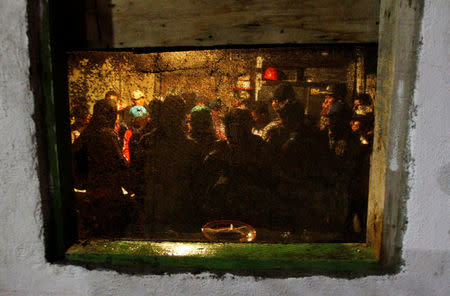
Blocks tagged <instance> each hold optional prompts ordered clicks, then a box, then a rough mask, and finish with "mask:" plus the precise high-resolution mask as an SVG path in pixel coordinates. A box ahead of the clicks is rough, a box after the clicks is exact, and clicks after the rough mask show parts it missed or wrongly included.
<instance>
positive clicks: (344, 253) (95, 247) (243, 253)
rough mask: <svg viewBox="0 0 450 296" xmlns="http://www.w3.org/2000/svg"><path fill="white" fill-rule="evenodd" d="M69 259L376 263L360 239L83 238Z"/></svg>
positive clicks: (337, 267) (259, 266)
mask: <svg viewBox="0 0 450 296" xmlns="http://www.w3.org/2000/svg"><path fill="white" fill-rule="evenodd" d="M66 258H67V259H68V260H69V261H81V262H90V263H103V264H105V263H106V264H113V265H127V266H146V267H150V268H158V269H174V268H184V269H189V268H192V269H196V270H198V269H203V270H323V271H367V270H375V269H376V268H377V260H376V258H375V256H374V254H373V253H372V252H371V250H370V249H369V248H367V247H366V246H365V245H364V244H253V243H249V244H246V243H182V242H149V241H109V240H95V241H85V242H83V243H81V244H76V245H73V246H72V247H71V248H70V249H69V250H68V251H67V252H66Z"/></svg>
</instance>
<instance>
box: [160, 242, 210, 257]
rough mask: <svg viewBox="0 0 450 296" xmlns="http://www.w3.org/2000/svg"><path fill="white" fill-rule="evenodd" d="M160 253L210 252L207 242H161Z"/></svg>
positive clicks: (178, 254)
mask: <svg viewBox="0 0 450 296" xmlns="http://www.w3.org/2000/svg"><path fill="white" fill-rule="evenodd" d="M159 247H160V248H161V255H165V256H189V255H204V254H206V253H211V252H212V250H210V247H209V246H208V245H207V244H193V243H191V244H190V243H169V242H167V243H161V244H160V246H159Z"/></svg>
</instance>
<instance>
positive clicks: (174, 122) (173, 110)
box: [161, 96, 186, 129]
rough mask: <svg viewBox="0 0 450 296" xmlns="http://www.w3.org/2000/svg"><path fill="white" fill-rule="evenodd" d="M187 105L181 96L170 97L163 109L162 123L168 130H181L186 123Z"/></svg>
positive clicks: (167, 98) (165, 101)
mask: <svg viewBox="0 0 450 296" xmlns="http://www.w3.org/2000/svg"><path fill="white" fill-rule="evenodd" d="M185 110H186V104H185V103H184V101H183V99H182V98H181V96H168V97H166V98H165V99H164V102H163V103H162V108H161V111H162V112H161V123H162V124H163V126H164V127H166V128H169V129H170V128H174V129H179V128H181V127H182V125H183V123H184V122H185V115H186V114H185Z"/></svg>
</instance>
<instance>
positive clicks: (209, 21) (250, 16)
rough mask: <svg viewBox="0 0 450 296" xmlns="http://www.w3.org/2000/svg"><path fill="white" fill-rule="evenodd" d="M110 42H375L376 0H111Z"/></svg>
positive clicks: (142, 44) (156, 44) (132, 44)
mask: <svg viewBox="0 0 450 296" xmlns="http://www.w3.org/2000/svg"><path fill="white" fill-rule="evenodd" d="M111 7H112V20H113V46H114V47H118V48H128V47H159V46H211V45H227V44H282V43H303V44H304V43H353V42H354V43H361V42H377V36H378V15H379V1H378V0H306V1H292V0H278V1H267V0H247V1H240V0H235V1H222V0H209V1H206V0H170V1H167V0H112V1H111Z"/></svg>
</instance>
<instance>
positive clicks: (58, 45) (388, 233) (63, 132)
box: [44, 1, 420, 266]
mask: <svg viewBox="0 0 450 296" xmlns="http://www.w3.org/2000/svg"><path fill="white" fill-rule="evenodd" d="M100 2H102V3H103V1H100ZM114 5H116V6H114V7H115V8H113V9H112V12H113V13H112V15H113V16H116V17H118V18H116V19H115V20H114V24H115V25H118V26H117V27H118V28H122V29H123V28H126V27H124V26H121V25H120V24H121V22H122V21H123V20H121V19H120V16H123V15H124V14H120V11H121V9H122V10H123V9H125V6H124V4H123V3H122V2H121V1H117V2H116V3H114ZM154 5H156V4H154ZM281 5H282V4H281ZM352 5H353V6H354V7H355V9H360V12H361V13H363V14H364V13H365V14H367V15H365V17H366V19H365V21H367V22H372V19H371V17H370V15H371V13H373V12H374V11H375V12H376V11H378V4H377V1H374V2H373V4H371V5H372V6H371V5H366V4H362V3H361V4H356V5H354V4H352ZM396 5H397V4H389V3H385V2H382V5H381V26H382V27H383V28H387V30H386V31H383V30H382V31H381V33H380V35H379V38H380V39H379V51H378V53H379V63H378V71H377V76H378V77H377V79H378V84H377V85H378V87H377V105H376V107H375V109H376V117H375V137H374V153H373V155H372V160H371V161H372V162H371V173H370V180H371V181H370V186H369V211H368V224H367V225H368V227H367V237H366V242H367V244H368V245H369V246H370V247H372V248H373V250H374V252H375V254H376V255H377V257H378V258H380V254H381V255H382V256H381V258H382V260H383V262H384V263H385V264H386V265H387V266H395V262H396V260H395V259H396V258H397V257H398V256H397V257H396V254H397V253H396V252H398V248H397V247H396V243H397V242H398V233H400V234H401V230H397V229H398V228H399V227H397V228H396V229H395V230H392V228H393V227H396V226H398V225H400V224H401V222H398V220H397V219H400V220H401V216H398V215H397V214H390V213H391V212H394V213H397V212H398V211H397V209H398V208H402V203H401V201H398V200H396V198H395V196H404V194H405V190H406V177H407V176H406V175H405V173H404V171H405V168H404V167H403V166H404V163H403V161H402V156H403V153H405V152H403V149H399V148H402V147H405V146H406V139H407V134H406V130H407V118H408V106H409V99H408V98H409V97H408V95H410V94H411V91H412V85H413V82H414V74H411V73H414V71H413V70H414V54H413V49H414V48H415V46H416V43H412V42H407V41H409V40H412V41H413V42H417V37H416V34H417V32H416V31H415V30H416V29H415V27H414V26H411V25H410V23H408V24H405V23H403V22H401V21H399V20H401V19H403V18H405V17H410V18H411V19H412V20H413V22H411V23H413V24H415V23H417V20H418V18H419V16H420V9H416V10H414V7H413V8H411V5H412V6H414V5H415V3H412V4H411V5H410V6H409V7H406V8H405V7H402V8H400V7H398V6H396ZM169 6H170V5H169ZM169 6H168V7H165V6H164V5H163V6H162V7H165V8H167V9H169V10H170V9H174V8H173V7H171V6H170V7H169ZM344 6H345V7H344V8H345V9H347V10H350V9H352V8H351V7H352V6H351V5H347V4H345V5H344ZM54 7H56V6H54ZM99 7H103V6H99ZM137 7H140V8H142V7H141V6H137ZM363 7H365V8H364V9H363ZM288 8H289V6H287V7H284V8H283V7H279V9H287V11H289V9H288ZM291 8H292V7H291ZM130 9H131V8H130ZM138 9H139V8H138ZM233 9H236V10H237V11H239V13H242V11H244V12H245V11H246V12H247V13H250V14H249V15H251V13H252V12H251V11H249V10H245V9H244V8H241V9H239V8H238V7H233V8H232V10H233ZM247 9H249V8H247ZM265 9H267V10H269V11H270V10H271V9H273V8H265ZM295 9H299V7H295ZM295 9H294V11H293V12H292V15H293V16H295V15H296V13H298V10H295ZM250 10H251V9H250ZM56 11H59V10H57V8H55V10H54V12H56ZM87 11H88V12H92V11H89V10H87ZM193 11H195V9H194V10H193ZM264 11H265V10H264ZM274 11H277V10H276V9H275V10H274ZM330 11H332V10H330ZM339 11H340V10H337V11H335V12H327V13H331V15H333V16H334V17H336V18H335V19H334V21H336V19H337V20H339V17H340V13H339ZM103 12H105V11H103ZM109 12H111V11H109ZM254 12H255V11H253V13H254ZM391 13H392V14H393V15H394V16H395V17H393V18H391V16H390V15H391ZM405 13H406V15H407V16H405ZM400 14H401V15H402V18H400V17H399V15H400ZM100 15H102V14H100ZM212 15H214V13H212ZM255 15H256V13H255ZM274 15H276V13H274ZM373 15H375V16H377V14H376V13H375V14H373ZM103 16H104V17H105V16H106V17H108V16H111V13H110V14H108V13H106V14H104V15H103ZM89 17H92V14H89V13H88V14H87V19H89ZM104 17H103V18H100V19H101V20H105V18H104ZM53 20H54V23H53V27H52V28H53V32H52V33H53V37H54V39H53V40H54V43H53V72H54V75H56V76H54V79H53V80H54V81H55V88H54V91H55V94H56V95H57V96H59V97H61V98H63V97H65V95H64V94H65V93H67V85H68V83H67V81H64V80H65V79H64V78H62V77H66V76H65V75H58V74H64V73H65V71H66V69H67V68H66V67H67V66H66V61H67V60H66V57H65V56H64V53H65V52H66V51H67V49H68V48H70V49H76V48H83V49H89V48H95V47H97V48H98V47H100V48H106V47H108V46H113V47H121V46H125V47H127V46H128V47H134V46H139V47H142V46H146V45H147V46H148V45H153V44H150V43H147V44H145V42H146V41H145V40H152V41H154V40H155V39H146V38H136V37H133V34H135V33H136V32H138V31H136V30H134V29H132V28H131V29H130V27H128V29H124V30H121V29H117V27H116V29H114V30H113V31H114V34H117V35H116V36H112V35H113V34H112V32H109V34H106V35H102V34H98V35H97V36H94V37H95V38H97V39H95V38H94V37H92V35H89V36H83V34H81V36H82V38H80V40H78V41H79V42H77V40H76V38H72V39H71V38H67V36H68V35H67V34H68V33H67V32H65V33H64V32H62V31H59V30H60V28H59V27H57V26H56V25H55V24H61V22H59V23H58V17H55V19H53ZM284 20H285V21H286V22H287V24H289V23H290V24H296V25H299V26H300V25H301V23H300V24H298V23H297V22H296V21H294V20H292V19H290V18H289V17H286V18H285V19H284ZM160 21H161V20H160V19H158V18H152V22H160ZM208 22H209V23H214V22H212V20H208V21H206V23H207V24H208ZM355 22H358V21H357V20H355ZM373 22H374V23H376V19H373ZM100 23H101V22H100ZM180 23H183V22H182V21H180ZM152 24H153V23H152ZM153 25H155V24H153ZM158 25H159V26H160V27H158V28H166V27H168V30H169V29H170V26H172V25H173V23H166V22H161V24H158ZM272 25H273V24H272ZM279 25H280V26H281V27H283V25H286V23H281V22H280V24H279ZM87 26H88V27H89V26H90V25H89V22H88V25H87ZM302 26H303V27H304V24H303V25H301V26H300V27H302ZM372 26H373V27H376V26H375V25H373V24H372ZM74 27H75V25H74ZM101 27H102V25H99V26H98V27H97V29H99V28H100V30H99V31H98V32H108V30H107V29H104V30H103V31H102V30H101ZM259 27H262V28H261V30H262V31H263V32H265V31H267V30H269V31H270V28H271V27H270V26H269V27H266V26H265V25H264V23H262V24H261V23H259V22H258V21H255V22H248V23H247V25H245V26H243V27H238V28H240V29H238V32H240V33H239V34H242V35H240V37H236V38H234V39H233V38H231V39H232V40H237V41H235V42H236V43H238V42H239V40H246V41H247V42H246V43H250V44H252V43H253V44H258V43H259V42H255V40H254V39H253V38H254V37H255V36H258V32H259ZM373 27H370V26H368V27H367V30H368V31H367V32H366V34H359V35H358V33H354V34H352V33H349V32H348V31H350V32H351V31H352V29H351V28H352V27H351V26H349V27H347V28H346V29H343V31H342V32H339V33H335V32H330V33H329V34H324V35H322V36H324V37H321V36H320V35H319V36H317V35H314V34H313V36H310V35H307V34H306V35H305V36H306V37H301V36H300V37H299V36H297V37H295V36H296V35H295V33H293V32H290V33H289V29H286V30H284V29H281V30H279V31H277V36H288V37H287V38H293V40H295V41H296V42H295V43H305V42H308V41H309V42H312V43H317V42H320V43H323V42H324V41H325V42H342V41H344V42H349V41H352V42H367V41H368V40H367V39H364V38H368V39H369V40H371V41H375V40H376V37H373V35H370V34H373V32H376V31H377V30H376V29H375V30H372V28H373ZM90 28H91V29H92V27H90ZM155 28H156V26H150V27H146V29H145V30H147V31H145V30H144V31H142V32H140V33H138V35H139V34H140V35H139V36H141V37H143V36H144V35H145V34H148V35H145V36H147V37H148V36H150V37H151V38H153V37H154V36H158V34H157V32H155V30H156V31H158V30H164V29H155ZM202 28H204V27H202ZM287 28H289V27H288V26H287ZM393 28H400V29H401V30H403V31H404V32H405V36H404V38H405V39H401V40H394V39H393V37H392V33H391V32H394V29H393ZM72 29H73V28H72ZM109 29H110V28H109ZM312 31H313V32H317V30H312ZM44 32H45V31H44ZM71 32H72V33H73V32H74V30H72V31H71ZM86 32H90V33H92V31H90V30H87V31H86ZM123 32H128V33H129V34H128V33H127V34H125V35H124V33H123ZM130 32H133V34H131V33H130ZM201 32H203V33H204V31H201ZM217 32H218V36H217V38H219V40H216V39H215V38H216V36H215V35H214V34H212V33H210V34H209V35H207V36H206V37H203V38H202V37H198V38H194V39H193V40H195V41H189V40H185V39H182V40H178V41H177V40H175V39H171V38H172V37H171V36H172V35H171V34H170V31H169V34H167V35H166V36H167V37H168V38H167V39H166V38H161V39H160V41H159V42H158V41H157V42H155V43H156V46H173V45H178V46H186V45H191V46H192V45H196V46H198V45H199V43H202V42H204V44H205V45H218V44H220V42H224V41H223V40H226V38H225V37H224V35H221V34H224V33H225V32H226V31H225V32H224V31H220V29H219V30H218V31H217ZM203 33H201V34H200V35H202V34H203ZM249 34H250V35H249ZM283 34H286V35H283ZM336 35H339V38H338V37H337V36H336ZM69 36H70V34H69ZM76 36H80V35H76ZM174 36H175V35H174ZM177 36H178V35H177ZM183 36H189V34H187V33H186V34H183ZM227 36H229V35H227ZM245 36H252V37H248V39H246V38H247V37H245ZM260 36H261V35H260ZM370 36H372V37H370ZM374 36H376V33H375V35H374ZM65 37H66V38H65ZM112 37H114V38H112ZM111 38H112V40H111ZM224 38H225V39H224ZM227 38H228V37H227ZM240 38H244V39H240ZM264 38H267V39H264ZM264 38H262V40H266V41H270V43H283V40H286V39H283V38H281V39H279V38H278V37H270V36H269V37H264ZM271 38H273V39H271ZM328 38H331V39H328ZM340 38H343V39H340ZM345 38H347V39H345ZM370 38H372V39H370ZM322 39H323V40H322ZM63 40H70V41H71V42H69V43H64V44H63V43H62V42H61V41H63ZM121 40H122V41H121ZM133 40H135V41H136V43H133ZM220 40H222V41H220ZM287 40H289V39H287ZM96 42H97V43H96ZM102 42H103V43H102ZM189 42H190V43H189ZM225 42H230V41H225ZM284 42H285V41H284ZM230 43H233V41H231V42H230ZM99 44H100V45H101V46H98V45H99ZM392 46H394V47H395V48H397V47H398V48H399V49H400V50H399V51H395V52H393V51H390V50H389V48H391V47H392ZM165 50H166V49H165ZM154 51H155V52H158V50H154ZM159 51H162V50H159ZM324 52H325V51H324ZM97 54H101V53H97ZM117 55H120V53H117ZM397 55H398V56H402V57H403V58H406V60H407V61H409V62H406V63H399V62H398V59H397V58H395V57H396V56H397ZM324 56H326V54H324ZM356 56H357V58H358V54H357V55H356ZM362 56H363V55H359V58H361V57H362ZM392 61H394V62H393V64H392ZM256 65H258V60H257V59H256ZM367 65H370V63H367ZM69 66H70V65H69ZM283 66H290V65H283ZM392 66H393V67H394V68H395V71H394V70H393V68H392ZM264 67H265V65H264V63H262V67H261V69H262V68H264ZM273 68H275V69H276V67H273ZM399 69H403V70H402V71H400V72H399ZM266 70H267V69H266ZM279 70H280V73H284V74H285V77H284V78H283V79H282V80H284V82H285V83H287V84H290V85H292V84H294V85H295V84H296V83H299V81H300V80H301V81H306V83H305V85H307V84H308V83H314V75H315V73H320V69H308V68H306V69H299V68H297V69H292V68H289V67H287V68H285V69H281V68H279ZM283 70H284V71H283ZM355 70H356V72H358V69H357V67H356V69H355ZM408 72H409V73H410V74H405V73H408ZM359 73H361V72H359ZM399 73H400V74H399ZM150 74H151V73H150ZM260 74H261V76H263V73H262V70H261V73H260ZM322 74H323V73H322ZM320 75H321V74H319V76H320ZM148 76H151V75H148ZM242 76H243V77H241V79H240V80H239V78H238V80H237V81H236V85H237V82H238V81H241V82H240V83H241V84H242V86H244V88H245V81H246V79H245V78H246V77H245V75H242ZM255 77H256V75H255ZM372 77H373V76H372ZM366 78H367V77H366ZM308 80H309V81H311V82H309V81H308ZM380 80H381V82H380ZM154 81H156V82H157V83H158V81H160V82H161V81H163V80H158V79H154ZM261 81H262V80H261ZM361 81H366V82H367V79H363V80H360V81H359V82H358V79H356V83H355V84H354V85H355V87H356V88H358V90H359V88H362V89H363V90H364V91H367V92H369V91H372V92H373V87H372V88H370V87H371V84H370V83H366V85H363V84H361V83H360V82H361ZM392 81H394V82H395V83H393V82H392ZM69 82H70V80H69ZM256 84H257V83H256V82H255V86H256ZM269 84H270V83H268V84H267V85H269ZM399 85H400V86H399ZM260 86H261V85H260ZM312 86H313V87H311V88H310V89H309V90H307V94H308V96H309V100H310V101H305V102H304V104H305V105H306V106H307V109H305V111H308V114H314V108H313V105H312V104H311V99H313V98H314V96H317V95H320V94H321V93H323V92H325V91H327V85H320V83H318V84H317V85H312ZM372 86H373V85H372ZM153 87H155V86H153ZM162 87H164V86H161V84H160V85H157V88H160V89H161V88H162ZM369 89H370V90H369ZM398 89H401V90H402V91H403V94H400V93H399V92H395V91H394V90H398ZM238 90H239V92H237V94H236V96H237V97H240V98H243V97H246V96H250V97H253V98H254V97H258V99H259V94H258V95H257V96H255V93H252V92H249V90H250V89H247V90H242V89H241V90H242V91H247V93H248V94H245V93H240V91H241V90H240V89H238ZM47 93H49V92H47ZM392 94H394V96H392ZM397 94H398V96H396V95H397ZM308 96H307V98H308ZM48 102H51V101H48ZM401 102H403V103H404V104H403V103H401ZM50 107H51V106H50ZM48 108H49V106H47V109H48ZM55 108H56V109H57V110H58V111H61V113H62V114H61V115H59V114H58V113H56V114H57V118H56V123H57V125H56V135H54V134H53V135H52V134H51V133H52V131H51V130H50V136H49V139H54V137H56V136H57V137H56V139H57V144H58V146H57V147H58V149H59V150H58V151H57V153H58V154H50V155H53V156H55V157H57V158H58V159H59V164H60V166H59V172H58V171H56V170H57V169H58V168H56V167H55V168H54V169H53V172H56V173H57V175H55V177H56V176H59V179H58V178H55V179H54V180H53V181H54V182H56V183H60V184H62V187H61V188H62V189H61V190H62V191H61V192H62V194H61V198H60V200H62V204H63V206H64V207H63V209H64V210H67V213H68V214H67V215H66V214H64V212H61V210H60V209H55V212H54V213H55V214H56V215H54V217H59V218H57V220H58V222H59V223H62V226H60V228H59V230H58V231H57V234H58V235H57V236H56V237H59V238H64V237H65V238H64V239H62V242H64V243H65V244H66V246H68V245H71V244H72V242H73V238H75V236H74V235H73V234H74V233H76V231H75V229H74V228H75V227H74V225H73V223H72V222H71V221H73V219H72V218H71V217H72V216H73V209H74V207H73V205H72V206H71V203H73V199H72V198H71V196H73V194H72V193H70V192H68V191H71V189H72V187H71V186H69V185H68V184H71V183H72V180H70V178H68V177H67V176H70V175H71V172H70V171H71V165H70V164H69V163H68V161H67V159H70V157H67V156H68V155H69V154H70V153H69V152H70V151H69V150H70V149H67V143H69V141H70V140H69V136H68V135H69V128H68V122H67V119H68V118H69V114H68V110H69V106H68V101H67V100H62V99H61V100H55ZM391 112H395V114H397V115H400V117H398V116H396V118H401V120H397V121H394V120H393V119H392V118H393V117H392V116H390V115H391V114H392V113H391ZM59 116H60V117H59ZM64 122H65V123H64ZM398 151H400V152H398ZM405 155H406V154H405ZM388 162H390V163H388ZM399 170H400V174H398V173H397V172H398V171H399ZM396 181H398V182H396ZM399 184H400V185H399ZM56 185H57V184H56ZM56 189H57V190H59V188H58V187H56ZM55 202H56V203H55V207H58V204H57V202H58V199H55ZM71 209H72V210H71ZM386 209H389V210H388V211H387V210H386ZM70 213H71V214H70ZM68 225H71V226H68ZM64 227H66V229H67V228H70V229H69V230H67V231H62V228H64ZM71 233H72V235H71ZM382 233H383V235H382ZM396 237H397V238H396ZM248 246H250V245H248ZM256 246H258V245H256ZM242 248H247V247H242ZM249 248H252V247H249ZM275 248H276V247H275V246H271V247H270V249H275ZM66 249H67V247H64V246H62V247H61V249H60V250H64V251H65V250H66ZM356 250H360V248H356ZM359 252H360V251H359ZM171 253H172V254H175V253H177V252H176V251H171ZM281 253H282V252H281ZM281 253H279V254H281ZM177 254H178V253H177Z"/></svg>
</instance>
